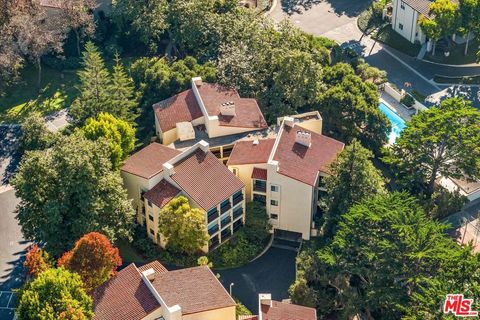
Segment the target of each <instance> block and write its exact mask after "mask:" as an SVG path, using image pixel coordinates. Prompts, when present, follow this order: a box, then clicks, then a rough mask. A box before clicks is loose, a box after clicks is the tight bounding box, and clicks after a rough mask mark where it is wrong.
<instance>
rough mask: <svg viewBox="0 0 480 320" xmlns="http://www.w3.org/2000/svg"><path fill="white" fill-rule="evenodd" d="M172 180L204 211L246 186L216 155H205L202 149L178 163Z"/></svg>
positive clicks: (207, 153) (208, 153) (175, 165)
mask: <svg viewBox="0 0 480 320" xmlns="http://www.w3.org/2000/svg"><path fill="white" fill-rule="evenodd" d="M171 178H172V179H173V180H174V181H175V182H176V183H177V184H178V185H179V187H180V188H181V189H182V190H183V191H184V192H185V193H186V194H188V195H189V196H190V197H191V198H192V199H193V200H194V201H195V202H196V203H197V204H198V205H199V206H200V207H202V208H203V209H205V210H209V209H211V208H212V207H214V206H216V205H217V204H219V203H220V202H221V201H222V200H225V199H226V198H228V197H229V196H231V195H232V194H233V193H235V192H237V191H238V190H240V189H242V188H243V187H244V184H243V182H242V181H241V180H240V179H238V178H237V177H236V176H235V175H234V174H233V173H232V172H231V171H230V170H228V169H227V167H226V166H224V165H223V164H222V163H220V161H219V160H218V159H217V158H216V157H215V156H214V155H213V153H211V152H210V151H209V152H206V153H205V152H203V151H202V150H201V149H198V150H196V151H195V152H193V153H192V154H190V155H189V156H187V157H186V158H184V159H182V160H181V161H179V162H177V163H175V164H174V174H173V175H172V176H171Z"/></svg>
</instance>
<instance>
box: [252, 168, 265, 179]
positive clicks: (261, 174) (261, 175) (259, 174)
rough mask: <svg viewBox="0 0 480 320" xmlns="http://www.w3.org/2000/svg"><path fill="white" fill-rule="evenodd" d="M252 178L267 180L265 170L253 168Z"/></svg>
mask: <svg viewBox="0 0 480 320" xmlns="http://www.w3.org/2000/svg"><path fill="white" fill-rule="evenodd" d="M252 178H253V179H260V180H267V169H260V168H253V171H252Z"/></svg>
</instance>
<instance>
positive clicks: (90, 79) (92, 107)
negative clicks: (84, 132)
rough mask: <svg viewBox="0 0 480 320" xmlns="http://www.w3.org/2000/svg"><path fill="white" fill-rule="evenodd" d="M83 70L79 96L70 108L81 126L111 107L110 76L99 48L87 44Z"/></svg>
mask: <svg viewBox="0 0 480 320" xmlns="http://www.w3.org/2000/svg"><path fill="white" fill-rule="evenodd" d="M82 61H83V62H82V64H83V70H81V71H79V72H78V76H79V78H80V86H79V87H78V91H79V96H78V97H77V98H76V99H75V101H74V102H73V104H72V107H71V108H70V114H71V116H72V117H73V119H74V120H75V122H76V123H77V124H79V125H82V124H83V123H84V122H85V121H86V120H87V119H88V118H90V117H95V116H96V115H97V114H99V113H100V112H102V111H107V109H108V107H109V105H110V94H109V90H108V88H109V87H110V83H111V79H110V74H109V72H108V70H107V68H106V66H105V62H104V61H103V58H102V56H101V54H100V52H99V50H98V48H97V47H95V45H94V44H93V43H92V42H87V44H86V45H85V51H84V52H83V57H82Z"/></svg>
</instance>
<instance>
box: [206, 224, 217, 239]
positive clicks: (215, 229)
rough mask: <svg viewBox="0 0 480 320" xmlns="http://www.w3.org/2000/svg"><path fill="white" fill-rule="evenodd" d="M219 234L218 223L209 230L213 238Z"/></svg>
mask: <svg viewBox="0 0 480 320" xmlns="http://www.w3.org/2000/svg"><path fill="white" fill-rule="evenodd" d="M217 232H218V223H216V224H215V225H213V226H212V227H210V228H208V234H209V235H210V236H211V235H213V234H215V233H217Z"/></svg>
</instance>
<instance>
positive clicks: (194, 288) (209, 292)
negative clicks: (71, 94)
mask: <svg viewBox="0 0 480 320" xmlns="http://www.w3.org/2000/svg"><path fill="white" fill-rule="evenodd" d="M150 268H153V269H154V270H155V273H156V274H155V279H154V280H153V281H152V285H153V286H154V288H155V289H156V290H157V292H158V293H159V294H160V296H161V297H162V298H163V299H164V301H165V303H166V304H167V305H168V306H174V305H176V304H178V305H180V307H181V308H182V314H183V315H186V314H192V313H197V312H203V311H208V310H214V309H220V308H225V307H231V306H235V305H236V304H235V301H233V299H232V298H231V297H230V296H229V295H228V293H227V291H226V290H225V288H224V287H223V286H222V285H221V284H220V282H219V281H218V279H217V277H216V276H215V275H214V274H213V273H212V271H211V270H210V269H209V268H208V267H206V266H203V267H194V268H187V269H182V270H176V271H167V269H165V267H164V266H163V265H162V264H160V262H158V261H153V262H151V263H149V264H146V265H144V266H142V267H139V268H137V267H136V266H135V265H134V264H133V263H132V264H130V265H128V266H127V267H126V268H125V269H123V270H121V271H120V272H118V273H117V274H116V275H115V276H114V277H113V278H112V279H110V280H108V281H107V282H106V283H104V284H103V285H101V286H100V287H98V288H97V289H95V290H94V292H93V300H94V302H93V311H94V313H95V317H94V319H97V320H119V319H122V320H140V319H143V318H144V317H145V316H147V315H148V314H150V313H151V312H153V311H154V310H156V309H157V308H159V307H160V305H159V303H158V302H157V300H156V299H155V297H154V296H153V294H152V293H151V292H150V290H149V289H148V287H147V286H146V285H145V283H144V282H143V280H142V277H141V272H143V271H145V270H148V269H150Z"/></svg>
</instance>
